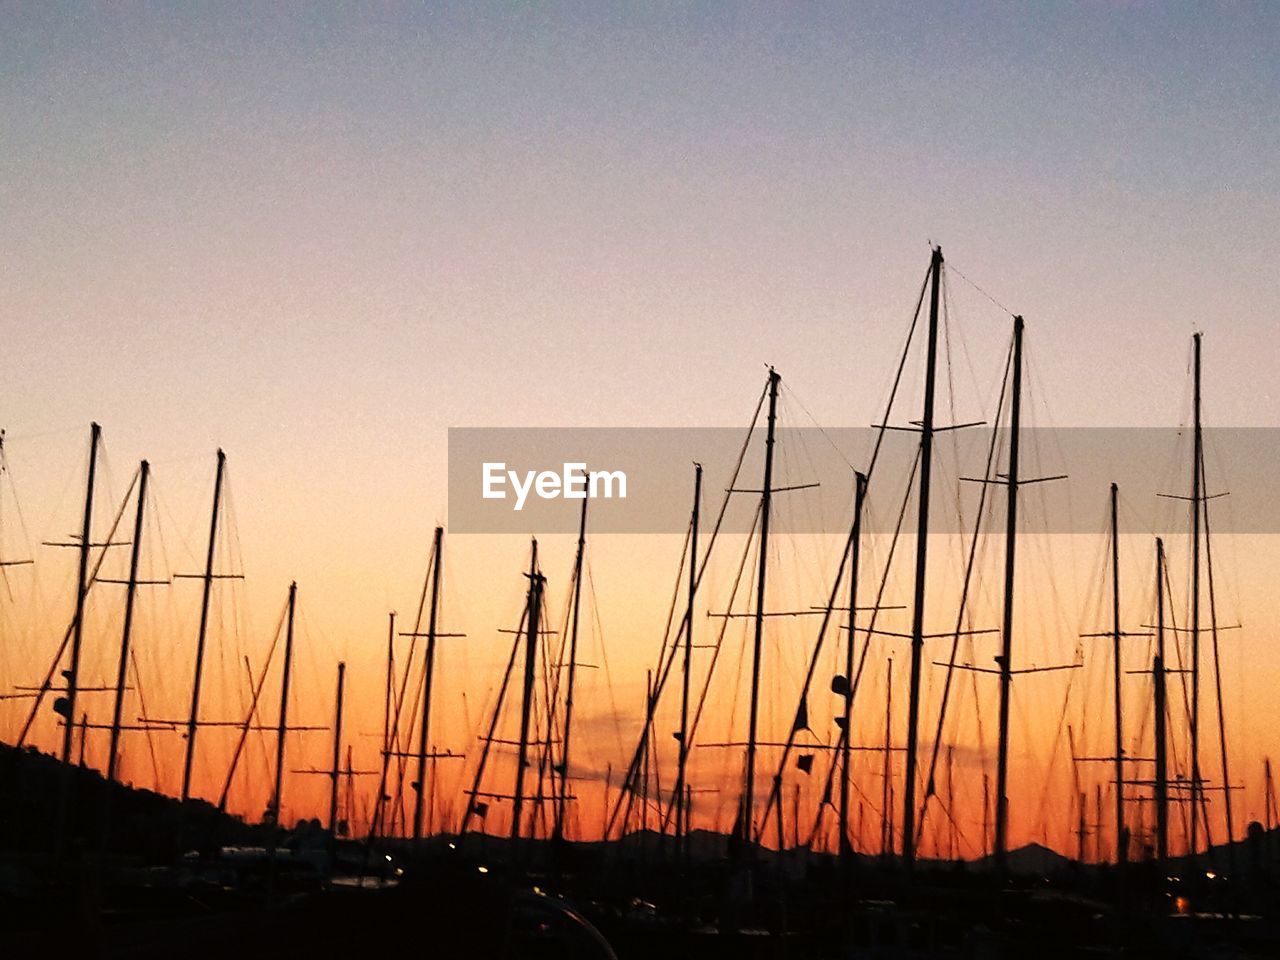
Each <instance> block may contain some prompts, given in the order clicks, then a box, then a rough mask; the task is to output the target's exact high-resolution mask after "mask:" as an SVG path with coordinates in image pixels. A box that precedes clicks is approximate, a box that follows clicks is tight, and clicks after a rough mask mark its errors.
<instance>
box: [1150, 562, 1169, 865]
mask: <svg viewBox="0 0 1280 960" xmlns="http://www.w3.org/2000/svg"><path fill="white" fill-rule="evenodd" d="M1152 675H1153V679H1154V681H1155V738H1156V783H1155V794H1156V796H1155V800H1156V859H1157V861H1159V862H1160V863H1162V864H1163V863H1164V862H1165V860H1167V859H1168V857H1169V759H1168V734H1167V731H1166V729H1165V685H1164V684H1165V678H1164V541H1163V540H1161V539H1160V538H1159V537H1157V538H1156V657H1155V664H1154V667H1153V670H1152Z"/></svg>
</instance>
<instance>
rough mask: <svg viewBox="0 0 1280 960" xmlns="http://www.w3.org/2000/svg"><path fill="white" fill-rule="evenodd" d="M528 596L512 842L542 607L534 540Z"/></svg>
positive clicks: (521, 785)
mask: <svg viewBox="0 0 1280 960" xmlns="http://www.w3.org/2000/svg"><path fill="white" fill-rule="evenodd" d="M527 576H528V577H529V597H528V614H527V621H528V622H527V629H528V636H527V639H526V640H525V647H524V686H523V689H522V691H521V699H520V746H519V752H518V754H517V757H516V787H515V792H514V794H513V799H512V806H511V839H512V840H518V839H520V814H521V811H522V809H523V807H524V770H525V767H526V766H528V753H529V719H530V715H531V714H532V712H533V677H534V667H535V665H536V663H537V658H538V626H539V624H538V620H539V613H540V611H541V608H542V586H543V583H544V579H545V578H544V577H543V576H542V574H540V573H538V541H537V540H536V539H535V540H534V541H533V548H532V552H531V554H530V557H529V573H528V574H527Z"/></svg>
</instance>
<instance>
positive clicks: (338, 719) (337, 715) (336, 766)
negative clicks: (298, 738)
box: [329, 662, 354, 845]
mask: <svg viewBox="0 0 1280 960" xmlns="http://www.w3.org/2000/svg"><path fill="white" fill-rule="evenodd" d="M346 679H347V665H346V663H342V662H340V663H339V664H338V690H337V693H335V694H334V698H333V769H332V770H331V771H330V773H329V777H330V781H329V833H330V835H331V837H332V840H333V842H334V844H335V845H336V844H337V841H338V784H339V781H340V779H341V777H342V695H343V688H344V686H345V685H346ZM347 770H348V771H349V772H350V773H351V774H352V775H354V771H351V758H350V757H349V756H348V758H347Z"/></svg>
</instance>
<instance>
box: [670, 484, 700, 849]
mask: <svg viewBox="0 0 1280 960" xmlns="http://www.w3.org/2000/svg"><path fill="white" fill-rule="evenodd" d="M701 507H702V464H700V463H695V464H694V465H693V515H692V517H691V518H690V520H689V606H688V610H687V612H686V614H685V638H684V677H683V678H682V686H681V690H680V756H679V768H678V770H677V772H676V787H675V800H676V844H677V847H678V848H679V850H680V853H681V856H682V857H684V856H686V855H687V853H688V851H687V848H686V844H685V838H686V837H687V836H688V834H689V804H688V795H689V791H688V782H689V778H688V769H689V683H690V679H691V677H692V674H693V604H694V600H695V596H696V594H697V589H698V514H699V512H700V510H701Z"/></svg>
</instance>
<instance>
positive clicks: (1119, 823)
mask: <svg viewBox="0 0 1280 960" xmlns="http://www.w3.org/2000/svg"><path fill="white" fill-rule="evenodd" d="M1121 635H1122V631H1121V629H1120V521H1119V488H1118V487H1117V486H1116V484H1114V483H1113V484H1111V657H1112V667H1113V675H1112V686H1113V697H1114V700H1115V778H1116V804H1115V806H1116V863H1118V864H1120V865H1121V866H1123V865H1124V864H1125V863H1126V861H1127V860H1128V859H1129V831H1128V830H1127V829H1126V827H1125V822H1124V715H1123V713H1122V706H1123V705H1122V701H1121V699H1120V637H1121ZM1098 836H1099V840H1098V849H1099V859H1101V849H1102V840H1101V836H1102V817H1101V815H1099V817H1098Z"/></svg>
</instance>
